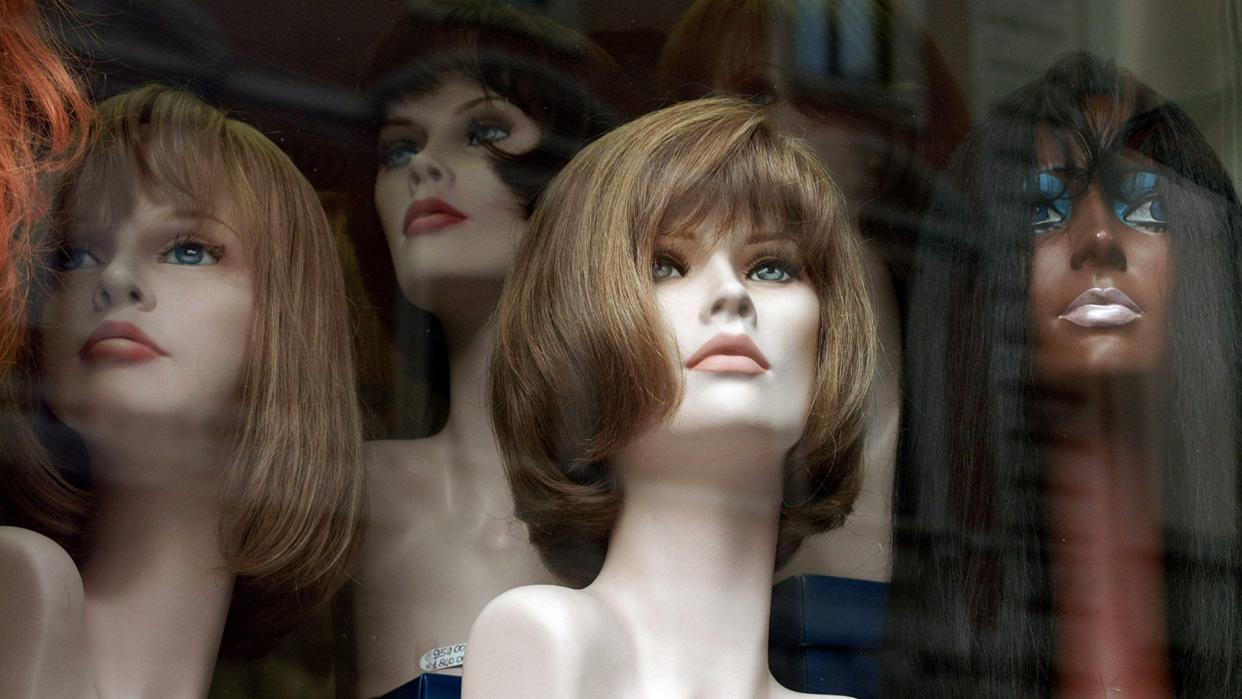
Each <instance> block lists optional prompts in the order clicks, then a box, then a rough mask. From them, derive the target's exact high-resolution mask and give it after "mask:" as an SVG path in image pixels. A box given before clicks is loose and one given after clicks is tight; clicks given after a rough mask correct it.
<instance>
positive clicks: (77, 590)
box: [0, 527, 84, 697]
mask: <svg viewBox="0 0 1242 699" xmlns="http://www.w3.org/2000/svg"><path fill="white" fill-rule="evenodd" d="M0 590H3V594H0V630H2V631H0V696H5V697H27V696H29V697H34V696H53V695H55V696H73V695H75V694H77V693H78V691H80V687H78V686H77V682H76V681H75V679H74V678H75V677H81V676H82V675H81V672H80V668H81V667H82V666H83V664H82V662H81V661H83V660H84V658H83V655H82V640H83V611H84V607H83V605H84V594H83V590H82V576H81V575H80V574H79V573H78V569H77V566H76V565H75V564H74V562H73V559H72V558H70V557H69V554H68V553H66V552H65V550H64V549H63V548H61V547H60V546H59V545H58V544H57V543H56V542H54V541H52V540H51V539H49V538H47V537H46V536H43V535H42V534H39V533H38V532H34V531H31V530H29V529H21V528H18V527H0ZM54 688H55V691H53V690H54ZM49 691H51V692H52V693H48V692H49Z"/></svg>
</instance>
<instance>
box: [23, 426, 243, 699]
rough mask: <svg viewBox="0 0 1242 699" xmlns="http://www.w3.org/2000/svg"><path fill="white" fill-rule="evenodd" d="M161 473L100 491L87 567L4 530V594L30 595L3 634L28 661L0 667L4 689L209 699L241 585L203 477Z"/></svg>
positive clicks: (44, 543) (47, 543) (50, 545)
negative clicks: (222, 544)
mask: <svg viewBox="0 0 1242 699" xmlns="http://www.w3.org/2000/svg"><path fill="white" fill-rule="evenodd" d="M131 443H135V442H131ZM140 443H142V444H143V445H144V448H146V447H149V446H150V444H151V440H150V439H149V437H148V438H147V440H146V441H144V442H140ZM98 462H99V460H98V459H96V460H95V463H98ZM131 463H132V462H131ZM160 465H162V464H160ZM160 465H153V464H145V465H144V468H149V469H152V470H147V471H145V472H146V473H158V472H160V471H159V470H158V468H159V466H160ZM170 470H171V469H165V471H164V472H169V471H170ZM178 474H179V475H184V473H183V472H178ZM159 480H160V479H153V480H152V481H149V482H146V483H143V484H141V485H139V486H133V485H132V483H131V484H130V485H125V486H120V487H115V488H109V487H108V486H107V485H104V484H101V485H100V487H98V488H97V489H96V491H95V492H96V495H95V499H94V507H93V509H92V517H91V520H90V522H91V523H90V526H89V527H88V529H87V540H88V541H89V542H90V555H89V557H88V558H87V560H86V561H85V562H84V563H83V565H82V567H81V571H80V572H79V569H78V567H76V566H75V565H74V564H73V561H72V560H71V559H70V558H69V556H68V554H66V553H65V552H64V550H63V549H61V548H60V547H59V546H58V545H56V544H55V543H54V542H52V541H51V540H50V539H47V538H46V537H43V536H42V535H40V534H36V533H34V532H30V531H28V530H24V529H16V528H5V530H4V533H3V535H2V536H0V558H3V559H4V560H3V564H4V569H5V570H6V571H8V573H7V575H8V576H10V580H11V582H12V587H11V588H10V587H8V586H7V585H6V589H13V590H19V591H22V592H17V593H15V594H14V596H13V598H12V599H13V600H14V602H13V606H12V608H10V609H6V610H5V618H6V619H15V620H24V622H25V623H16V624H14V625H13V627H12V628H20V629H22V634H21V636H20V637H18V638H11V639H6V641H5V642H6V643H10V642H12V643H14V644H16V645H17V648H18V650H17V652H16V653H15V654H13V655H10V654H8V653H6V654H5V655H6V657H8V658H9V660H6V662H23V663H24V665H23V666H22V667H15V668H13V669H14V670H15V672H5V673H4V677H5V679H4V682H5V683H6V684H5V685H4V689H5V691H4V692H2V694H3V696H6V697H7V696H14V697H22V696H28V697H42V696H58V697H67V698H69V697H151V698H152V699H154V698H155V697H202V696H206V694H207V690H208V687H209V686H210V683H211V675H212V671H213V669H214V667H215V660H216V655H217V652H218V650H219V646H220V639H221V635H222V633H223V630H224V622H225V617H226V616H227V612H228V607H229V601H230V599H231V597H232V588H233V575H232V574H231V573H228V572H226V568H225V566H224V560H223V558H222V557H221V555H220V553H219V545H218V543H217V534H216V527H217V525H218V511H219V503H218V501H217V499H216V498H213V497H204V496H203V495H202V493H203V492H214V489H211V490H206V491H204V490H203V488H202V486H203V484H202V483H195V482H189V483H186V482H178V483H175V484H172V483H168V482H158V481H159ZM25 600H28V602H25ZM23 657H24V658H26V660H24V661H23V660H22V658H23ZM10 682H14V683H19V684H8V683H10Z"/></svg>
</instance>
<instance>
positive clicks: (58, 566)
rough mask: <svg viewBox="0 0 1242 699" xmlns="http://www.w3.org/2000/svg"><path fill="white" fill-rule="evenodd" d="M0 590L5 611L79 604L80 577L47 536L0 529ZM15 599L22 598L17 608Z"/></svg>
mask: <svg viewBox="0 0 1242 699" xmlns="http://www.w3.org/2000/svg"><path fill="white" fill-rule="evenodd" d="M0 587H2V588H3V589H4V590H5V595H3V596H0V604H3V605H5V607H8V606H13V607H21V608H24V609H29V608H30V607H31V605H32V604H41V603H42V602H44V601H46V600H53V601H55V602H56V603H58V604H64V603H69V602H72V601H73V600H75V599H76V600H77V601H78V602H79V603H80V602H81V600H82V577H81V575H79V573H78V567H77V565H75V564H74V562H73V559H72V558H70V557H69V554H68V553H67V552H66V551H65V550H64V549H63V548H61V546H60V544H57V543H56V542H55V541H52V540H51V539H49V538H47V537H46V536H44V535H42V534H40V533H38V532H35V531H32V530H30V529H22V528H20V527H0ZM16 595H21V596H22V597H23V598H24V599H23V600H20V604H19V600H18V599H16Z"/></svg>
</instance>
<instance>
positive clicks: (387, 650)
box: [356, 320, 552, 696]
mask: <svg viewBox="0 0 1242 699" xmlns="http://www.w3.org/2000/svg"><path fill="white" fill-rule="evenodd" d="M481 322H482V323H483V325H482V329H478V330H464V329H459V328H458V327H457V326H455V325H454V324H453V323H451V322H450V323H445V330H446V334H449V335H450V347H452V346H454V344H456V345H459V346H460V345H462V344H464V345H465V349H464V351H461V352H456V353H454V354H453V356H452V358H451V360H450V362H451V364H450V365H451V366H452V371H453V374H452V377H451V384H450V385H451V390H452V397H453V398H452V408H451V412H450V416H449V420H448V422H447V424H446V425H445V427H444V429H443V430H441V431H440V432H439V433H438V434H436V435H435V436H433V437H428V438H426V439H420V440H390V441H378V442H371V443H370V444H368V446H367V451H366V459H367V477H368V479H369V482H370V484H371V486H370V487H371V501H370V510H371V512H370V529H369V530H368V534H367V543H366V547H365V549H364V552H363V556H362V560H361V565H360V567H359V571H358V575H357V580H358V586H357V592H356V605H357V606H356V617H357V624H358V628H359V629H361V631H360V633H359V634H358V635H359V638H358V654H359V664H360V672H359V677H360V681H359V691H360V693H361V694H362V695H363V696H374V695H377V694H382V693H384V692H387V691H389V690H391V689H393V688H395V687H398V686H400V685H402V684H404V683H405V682H407V681H408V680H410V679H411V678H412V677H414V676H416V675H417V674H419V672H420V671H425V670H429V669H430V670H431V671H434V672H439V673H446V674H460V673H461V668H460V666H458V665H455V666H453V667H431V668H426V667H423V666H422V663H421V660H422V659H423V657H424V655H425V654H427V653H429V652H430V651H434V650H435V649H437V648H443V647H446V646H456V645H458V644H462V643H464V642H465V640H466V636H467V635H468V634H469V632H470V624H471V622H472V621H473V620H474V618H475V617H476V616H478V614H479V611H480V610H481V609H483V607H484V605H486V604H487V603H488V602H489V601H491V600H492V599H493V598H494V597H496V596H497V595H499V594H500V593H502V592H504V591H505V590H509V589H511V588H514V587H517V586H519V585H528V584H532V583H541V582H551V581H552V577H551V575H550V574H549V573H548V572H547V571H546V570H545V569H544V567H543V564H542V562H540V560H539V556H538V554H537V553H536V552H535V550H534V548H532V547H531V545H530V543H529V542H528V540H527V537H526V531H525V526H524V525H522V524H521V523H519V522H517V521H516V520H515V519H514V517H513V498H512V496H511V495H510V494H509V486H508V483H507V482H506V480H505V475H504V467H503V465H502V464H501V460H500V455H499V453H498V452H497V450H496V445H495V441H494V439H493V438H492V436H491V429H490V427H489V426H488V423H487V413H486V410H485V408H484V401H483V394H484V387H483V378H484V366H485V362H486V357H487V355H488V352H490V349H491V341H490V337H491V331H490V326H489V325H488V324H487V322H486V321H485V320H483V321H481ZM476 327H477V326H476ZM454 331H457V332H454ZM472 332H473V333H476V334H475V337H479V338H487V339H477V340H475V341H468V342H465V343H453V342H452V338H454V337H462V336H463V334H464V335H465V336H466V337H469V336H470V334H471V333H472Z"/></svg>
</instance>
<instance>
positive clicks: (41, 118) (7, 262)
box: [0, 0, 91, 379]
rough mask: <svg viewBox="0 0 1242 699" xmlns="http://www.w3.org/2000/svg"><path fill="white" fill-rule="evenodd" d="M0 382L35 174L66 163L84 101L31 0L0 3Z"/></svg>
mask: <svg viewBox="0 0 1242 699" xmlns="http://www.w3.org/2000/svg"><path fill="white" fill-rule="evenodd" d="M0 27H4V31H3V32H0V54H2V55H4V58H5V69H4V71H3V75H0V379H3V377H4V374H5V373H7V371H8V370H9V368H10V366H11V363H12V362H13V360H14V353H15V352H16V351H17V348H18V347H19V346H20V345H21V343H22V336H23V334H24V331H25V329H24V325H25V322H24V316H25V304H26V290H25V283H26V282H27V281H28V280H29V278H30V276H31V275H32V273H33V269H32V265H33V264H34V262H35V260H36V257H37V255H36V249H35V248H36V246H35V245H34V244H32V241H31V240H30V239H29V236H28V235H27V232H26V230H25V229H26V228H27V227H28V226H30V225H31V224H33V223H34V222H35V221H37V220H38V219H39V217H40V216H42V214H43V195H42V192H41V191H40V189H39V186H38V178H39V176H40V175H41V174H45V173H52V172H59V171H62V170H63V169H64V168H66V167H68V166H69V165H71V164H72V162H73V160H74V158H75V156H76V155H77V153H78V152H79V151H80V149H81V147H82V144H83V141H84V139H85V137H86V134H87V128H86V127H87V126H88V125H89V119H90V115H91V108H90V104H89V103H88V102H87V101H86V98H85V96H84V95H83V94H82V91H81V88H79V87H78V85H77V83H76V82H75V81H74V80H73V77H72V76H71V75H70V74H69V72H68V71H67V70H66V69H65V66H64V64H63V63H62V62H61V60H60V58H59V57H58V56H57V55H56V51H55V48H54V44H52V43H51V42H50V41H49V38H48V37H47V36H46V35H45V32H44V31H43V23H42V21H41V20H40V18H39V12H38V8H37V7H36V5H35V3H34V0H10V1H9V2H5V3H3V4H0Z"/></svg>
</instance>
